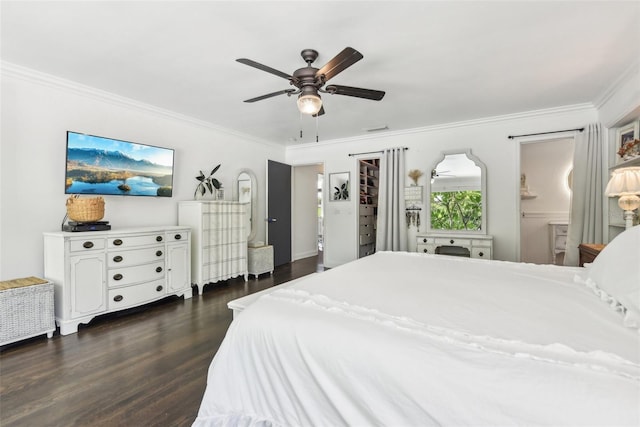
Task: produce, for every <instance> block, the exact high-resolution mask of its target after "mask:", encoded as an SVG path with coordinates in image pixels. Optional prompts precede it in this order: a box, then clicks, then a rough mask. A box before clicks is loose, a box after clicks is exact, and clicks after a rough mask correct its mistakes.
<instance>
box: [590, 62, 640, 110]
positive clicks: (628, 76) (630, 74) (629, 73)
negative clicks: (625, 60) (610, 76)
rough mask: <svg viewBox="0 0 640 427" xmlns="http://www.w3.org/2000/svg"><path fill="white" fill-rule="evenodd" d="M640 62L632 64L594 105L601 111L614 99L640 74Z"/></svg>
mask: <svg viewBox="0 0 640 427" xmlns="http://www.w3.org/2000/svg"><path fill="white" fill-rule="evenodd" d="M639 69H640V61H635V62H634V63H633V64H631V65H630V66H629V67H628V68H627V69H626V70H625V71H624V72H623V73H622V74H620V76H618V78H617V79H616V80H615V81H614V82H613V83H612V84H611V85H610V86H609V87H608V88H607V89H605V90H604V92H602V93H601V94H600V96H599V97H597V98H596V100H595V102H594V105H595V107H596V108H597V109H598V110H599V109H601V108H602V107H603V106H604V104H606V103H607V102H608V101H609V100H610V99H611V97H613V96H614V95H615V94H616V93H617V92H618V91H619V90H620V89H621V88H622V87H623V86H624V85H626V84H627V83H629V82H630V81H631V80H632V79H634V78H635V76H636V75H637V74H638V72H639Z"/></svg>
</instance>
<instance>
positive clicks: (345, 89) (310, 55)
mask: <svg viewBox="0 0 640 427" xmlns="http://www.w3.org/2000/svg"><path fill="white" fill-rule="evenodd" d="M300 55H301V56H302V59H304V60H305V62H306V63H307V66H306V67H303V68H299V69H297V70H296V71H294V72H293V75H289V74H287V73H283V72H282V71H278V70H276V69H274V68H271V67H268V66H266V65H262V64H260V63H258V62H255V61H252V60H251V59H247V58H240V59H236V61H238V62H240V63H242V64H245V65H248V66H250V67H254V68H257V69H259V70H262V71H266V72H267V73H271V74H274V75H276V76H278V77H282V78H283V79H286V80H289V84H291V85H292V86H295V89H285V90H280V91H278V92H273V93H268V94H266V95H262V96H258V97H255V98H251V99H247V100H245V101H244V102H256V101H261V100H263V99H267V98H271V97H274V96H278V95H284V94H287V96H291V95H296V94H299V95H298V109H299V110H300V112H302V113H304V114H310V115H312V116H321V115H322V114H324V107H323V106H322V98H320V95H319V94H318V92H321V93H329V94H331V95H345V96H353V97H356V98H364V99H371V100H374V101H380V100H381V99H382V98H383V97H384V94H385V92H383V91H380V90H372V89H362V88H358V87H351V86H339V85H328V86H325V84H326V83H327V81H329V80H330V79H331V78H333V77H335V76H336V75H337V74H338V73H340V72H342V71H344V70H345V69H347V68H348V67H350V66H352V65H353V64H355V63H356V62H358V61H359V60H361V59H362V58H363V56H362V54H361V53H360V52H358V51H357V50H355V49H353V48H351V47H347V48H345V49H344V50H343V51H342V52H340V53H339V54H338V55H336V56H335V57H334V58H333V59H331V60H330V61H329V62H327V63H326V64H325V65H324V66H323V67H322V68H315V67H312V66H311V64H313V62H314V61H315V60H316V59H317V58H318V52H317V51H315V50H313V49H305V50H303V51H302V52H300Z"/></svg>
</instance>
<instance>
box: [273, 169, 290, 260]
mask: <svg viewBox="0 0 640 427" xmlns="http://www.w3.org/2000/svg"><path fill="white" fill-rule="evenodd" d="M267 242H268V244H269V245H272V246H273V264H274V266H278V265H282V264H287V263H289V262H291V165H287V164H285V163H280V162H276V161H273V160H268V161H267Z"/></svg>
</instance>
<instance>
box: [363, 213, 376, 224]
mask: <svg viewBox="0 0 640 427" xmlns="http://www.w3.org/2000/svg"><path fill="white" fill-rule="evenodd" d="M373 224H374V217H373V216H368V215H360V225H371V226H372V225H373Z"/></svg>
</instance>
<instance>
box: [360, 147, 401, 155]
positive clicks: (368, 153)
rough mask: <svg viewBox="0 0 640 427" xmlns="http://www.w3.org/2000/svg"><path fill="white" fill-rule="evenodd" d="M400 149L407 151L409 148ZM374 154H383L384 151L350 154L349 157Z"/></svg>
mask: <svg viewBox="0 0 640 427" xmlns="http://www.w3.org/2000/svg"><path fill="white" fill-rule="evenodd" d="M399 148H402V149H403V150H408V149H409V147H399ZM376 153H384V150H378V151H366V152H364V153H350V154H349V157H351V156H359V155H360V154H376Z"/></svg>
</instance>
